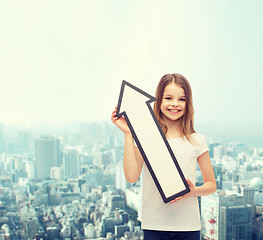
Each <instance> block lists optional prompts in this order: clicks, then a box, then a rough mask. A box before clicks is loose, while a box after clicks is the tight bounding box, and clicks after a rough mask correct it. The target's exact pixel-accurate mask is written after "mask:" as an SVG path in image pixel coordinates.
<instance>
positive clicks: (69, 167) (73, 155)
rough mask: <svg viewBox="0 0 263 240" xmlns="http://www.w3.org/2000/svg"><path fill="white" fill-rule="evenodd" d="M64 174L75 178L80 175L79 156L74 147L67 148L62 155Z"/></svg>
mask: <svg viewBox="0 0 263 240" xmlns="http://www.w3.org/2000/svg"><path fill="white" fill-rule="evenodd" d="M63 167H64V176H65V177H66V178H75V177H78V176H79V175H80V157H79V154H78V152H77V151H76V150H75V149H69V150H67V151H66V152H65V153H64V156H63Z"/></svg>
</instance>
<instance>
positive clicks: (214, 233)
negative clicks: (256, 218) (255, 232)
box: [201, 190, 253, 240]
mask: <svg viewBox="0 0 263 240" xmlns="http://www.w3.org/2000/svg"><path fill="white" fill-rule="evenodd" d="M252 213H253V207H252V206H251V205H250V204H246V203H244V196H243V195H241V194H238V193H235V192H233V191H227V190H225V191H224V190H221V191H217V192H216V193H214V194H212V195H209V196H204V197H202V198H201V220H202V232H201V234H202V237H203V239H214V240H232V239H243V240H250V239H252Z"/></svg>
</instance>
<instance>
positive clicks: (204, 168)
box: [189, 151, 216, 196]
mask: <svg viewBox="0 0 263 240" xmlns="http://www.w3.org/2000/svg"><path fill="white" fill-rule="evenodd" d="M197 161H198V164H199V168H200V170H201V173H202V176H203V180H204V184H203V185H202V186H200V187H195V186H192V189H191V191H193V195H195V196H206V195H209V194H212V193H214V192H215V191H216V179H215V174H214V170H213V167H212V164H211V161H210V157H209V153H208V151H206V152H204V153H203V154H201V155H200V156H199V157H198V159H197ZM189 187H190V188H191V186H189Z"/></svg>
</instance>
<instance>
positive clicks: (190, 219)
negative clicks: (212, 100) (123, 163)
mask: <svg viewBox="0 0 263 240" xmlns="http://www.w3.org/2000/svg"><path fill="white" fill-rule="evenodd" d="M191 137H192V139H193V140H194V141H195V142H196V143H197V144H195V145H194V144H192V143H190V142H189V141H188V140H187V139H186V138H185V137H182V138H171V139H167V140H168V142H169V144H170V146H171V148H172V150H173V152H174V155H175V157H176V159H177V161H178V163H179V165H180V167H181V169H182V172H183V174H184V176H185V178H186V179H189V180H190V181H192V183H193V184H195V183H196V167H197V158H198V157H199V156H200V155H201V154H202V153H204V152H206V151H208V146H207V143H206V140H205V138H204V136H203V135H201V134H199V133H193V134H192V135H191ZM160 161H161V159H160ZM141 221H142V229H151V230H161V231H198V230H200V229H201V222H200V213H199V205H198V199H197V197H188V198H185V199H181V200H179V201H176V202H174V203H171V204H170V203H164V202H163V199H162V197H161V195H160V193H159V191H158V189H157V187H156V185H155V183H154V181H153V179H152V177H151V174H150V172H149V171H148V168H147V166H146V165H145V163H144V164H143V176H142V209H141Z"/></svg>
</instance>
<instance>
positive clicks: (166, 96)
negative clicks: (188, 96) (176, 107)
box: [163, 93, 185, 98]
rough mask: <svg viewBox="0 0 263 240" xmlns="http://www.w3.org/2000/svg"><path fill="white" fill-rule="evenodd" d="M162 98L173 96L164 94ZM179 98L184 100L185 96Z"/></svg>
mask: <svg viewBox="0 0 263 240" xmlns="http://www.w3.org/2000/svg"><path fill="white" fill-rule="evenodd" d="M163 96H164V97H171V96H173V95H172V94H169V93H167V94H164V95H163ZM179 98H185V96H181V97H179Z"/></svg>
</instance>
